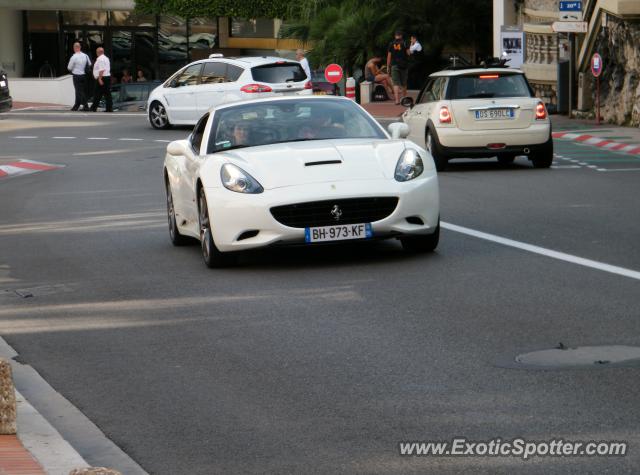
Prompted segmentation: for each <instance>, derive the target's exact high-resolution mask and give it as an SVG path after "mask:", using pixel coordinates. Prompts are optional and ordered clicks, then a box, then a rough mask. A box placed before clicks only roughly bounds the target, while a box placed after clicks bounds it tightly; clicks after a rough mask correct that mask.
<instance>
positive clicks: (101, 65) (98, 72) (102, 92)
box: [91, 47, 113, 112]
mask: <svg viewBox="0 0 640 475" xmlns="http://www.w3.org/2000/svg"><path fill="white" fill-rule="evenodd" d="M96 56H97V58H96V62H95V64H94V65H93V77H94V78H95V79H96V81H98V84H96V93H95V94H94V95H93V104H91V111H92V112H95V111H97V110H98V105H99V104H100V99H102V96H104V98H105V102H106V106H107V108H106V111H105V112H113V103H112V100H111V63H110V61H109V58H107V56H106V55H105V54H104V48H102V47H99V48H98V49H96Z"/></svg>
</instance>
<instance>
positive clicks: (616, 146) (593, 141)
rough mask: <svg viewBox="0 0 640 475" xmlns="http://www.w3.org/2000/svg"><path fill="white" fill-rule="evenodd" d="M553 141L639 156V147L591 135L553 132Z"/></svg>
mask: <svg viewBox="0 0 640 475" xmlns="http://www.w3.org/2000/svg"><path fill="white" fill-rule="evenodd" d="M552 135H553V138H554V139H562V140H572V141H574V142H581V143H583V144H587V145H593V146H594V147H600V148H606V149H607V150H615V151H616V152H623V153H630V154H633V155H640V145H638V144H635V145H634V144H628V143H620V142H614V141H613V140H606V139H603V138H602V137H595V136H593V135H586V134H576V133H574V132H553V134H552Z"/></svg>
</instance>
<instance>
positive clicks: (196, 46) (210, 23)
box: [189, 17, 218, 61]
mask: <svg viewBox="0 0 640 475" xmlns="http://www.w3.org/2000/svg"><path fill="white" fill-rule="evenodd" d="M217 37H218V20H217V18H204V17H195V18H190V19H189V59H190V60H191V61H195V60H197V59H204V58H206V57H207V56H208V55H209V52H210V51H211V49H212V48H214V47H215V45H216V39H217Z"/></svg>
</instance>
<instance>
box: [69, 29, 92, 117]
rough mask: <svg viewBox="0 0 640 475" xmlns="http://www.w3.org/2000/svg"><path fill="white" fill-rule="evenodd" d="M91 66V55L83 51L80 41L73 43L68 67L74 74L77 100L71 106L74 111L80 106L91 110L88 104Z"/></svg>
mask: <svg viewBox="0 0 640 475" xmlns="http://www.w3.org/2000/svg"><path fill="white" fill-rule="evenodd" d="M90 66H91V60H90V59H89V56H87V55H86V54H84V53H83V52H82V46H80V42H78V41H76V42H75V43H73V55H72V56H71V59H70V60H69V64H68V65H67V69H68V70H69V72H70V73H71V74H72V75H73V88H74V89H75V91H76V101H75V103H74V104H73V107H72V108H71V110H72V111H77V110H78V109H79V108H80V106H82V110H84V111H86V110H89V104H87V68H88V67H90Z"/></svg>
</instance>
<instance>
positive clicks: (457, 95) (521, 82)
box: [449, 72, 531, 99]
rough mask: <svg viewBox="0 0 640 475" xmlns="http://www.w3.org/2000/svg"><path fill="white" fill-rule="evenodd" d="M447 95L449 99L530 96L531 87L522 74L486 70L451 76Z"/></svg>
mask: <svg viewBox="0 0 640 475" xmlns="http://www.w3.org/2000/svg"><path fill="white" fill-rule="evenodd" d="M449 96H450V98H451V99H483V98H489V97H531V89H530V88H529V85H528V84H527V80H526V79H525V77H524V75H522V74H504V73H490V72H487V73H481V74H474V75H466V76H457V77H453V78H452V80H451V86H450V88H449Z"/></svg>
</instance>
